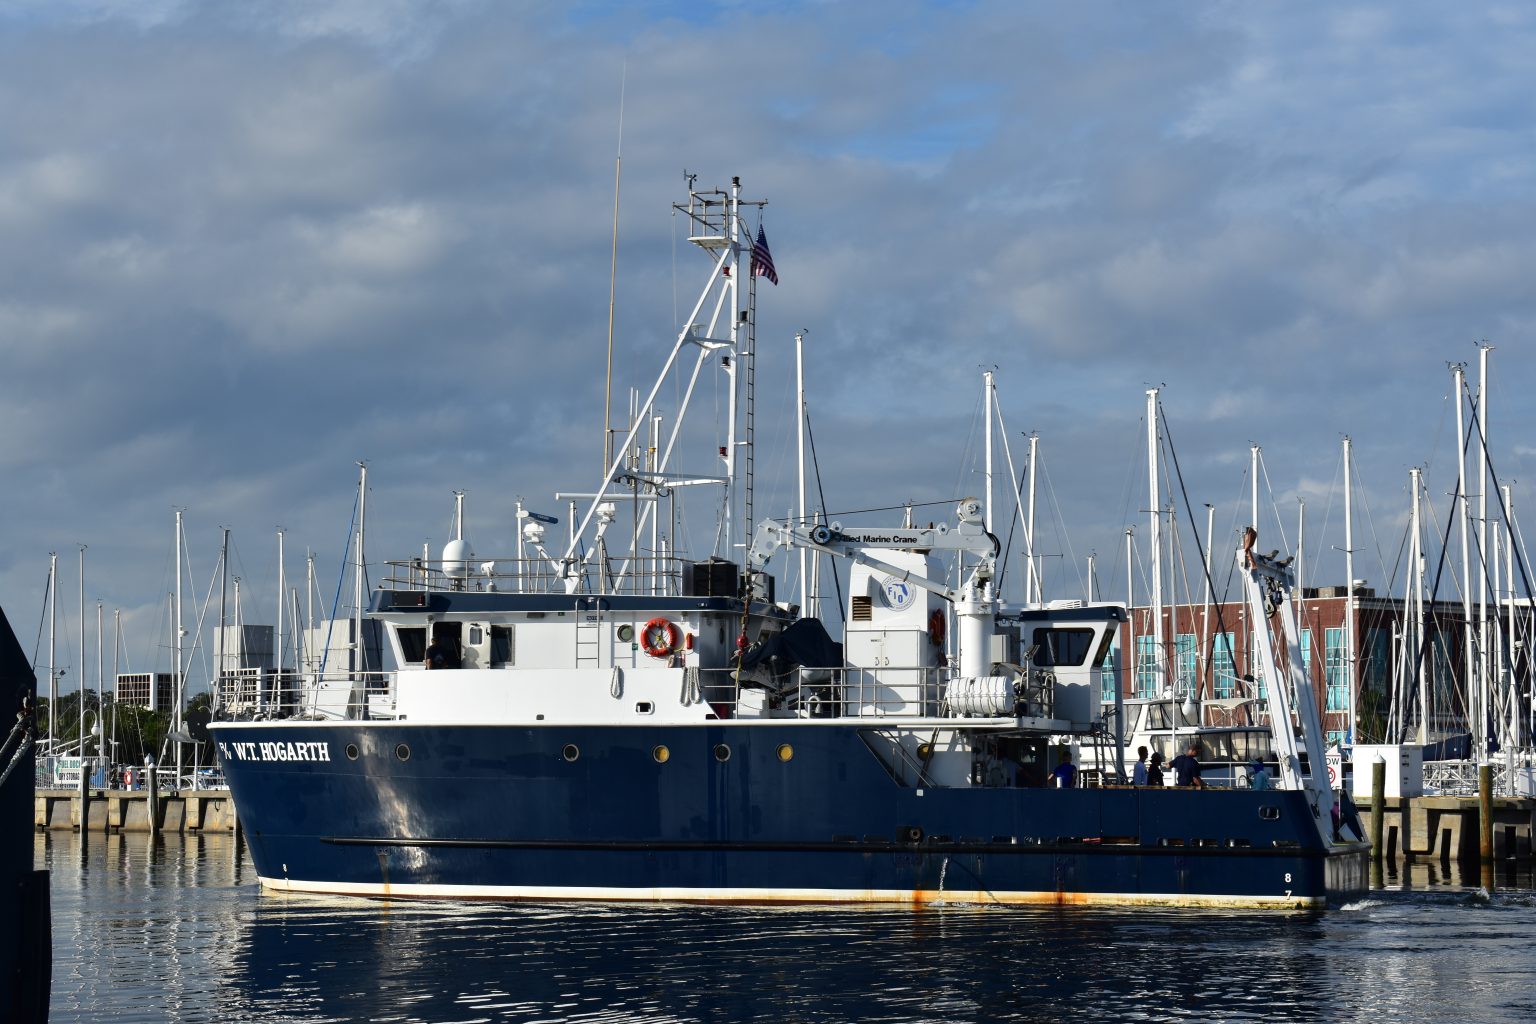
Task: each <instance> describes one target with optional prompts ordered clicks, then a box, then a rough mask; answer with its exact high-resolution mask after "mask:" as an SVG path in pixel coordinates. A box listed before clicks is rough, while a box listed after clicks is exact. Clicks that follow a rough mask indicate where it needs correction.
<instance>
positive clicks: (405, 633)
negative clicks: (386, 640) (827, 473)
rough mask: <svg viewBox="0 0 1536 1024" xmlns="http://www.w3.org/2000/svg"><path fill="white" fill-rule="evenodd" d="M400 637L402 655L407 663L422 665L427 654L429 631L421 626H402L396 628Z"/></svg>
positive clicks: (396, 632) (396, 634)
mask: <svg viewBox="0 0 1536 1024" xmlns="http://www.w3.org/2000/svg"><path fill="white" fill-rule="evenodd" d="M395 636H397V637H399V639H400V657H401V658H402V659H403V660H404V661H405V663H406V664H407V665H420V664H421V663H422V661H423V660H425V659H426V656H427V631H426V630H425V629H423V628H422V627H420V626H401V627H400V628H399V629H397V630H395Z"/></svg>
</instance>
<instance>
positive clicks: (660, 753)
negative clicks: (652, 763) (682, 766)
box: [651, 743, 672, 764]
mask: <svg viewBox="0 0 1536 1024" xmlns="http://www.w3.org/2000/svg"><path fill="white" fill-rule="evenodd" d="M651 757H653V758H655V760H656V763H657V764H666V763H667V761H668V759H669V758H671V757H672V751H670V750H668V749H667V745H666V744H665V743H658V744H657V745H656V746H654V747H652V748H651Z"/></svg>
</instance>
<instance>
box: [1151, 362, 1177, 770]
mask: <svg viewBox="0 0 1536 1024" xmlns="http://www.w3.org/2000/svg"><path fill="white" fill-rule="evenodd" d="M1157 468H1158V467H1157V388H1149V389H1148V390H1147V496H1148V497H1147V508H1148V510H1149V511H1150V514H1151V522H1150V526H1151V528H1152V534H1151V541H1150V543H1151V547H1152V680H1153V692H1154V693H1156V694H1158V695H1159V696H1161V695H1162V692H1163V657H1164V654H1165V652H1164V650H1163V539H1162V538H1163V532H1162V523H1161V521H1160V516H1159V514H1158V493H1159V490H1160V488H1159V487H1158V479H1157ZM1174 727H1175V729H1177V727H1178V713H1177V711H1175V712H1174ZM1174 745H1175V746H1177V745H1178V744H1177V743H1175V744H1174Z"/></svg>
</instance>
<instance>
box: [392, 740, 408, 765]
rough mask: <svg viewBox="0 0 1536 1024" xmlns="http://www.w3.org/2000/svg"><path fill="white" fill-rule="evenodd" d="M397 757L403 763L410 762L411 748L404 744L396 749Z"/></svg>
mask: <svg viewBox="0 0 1536 1024" xmlns="http://www.w3.org/2000/svg"><path fill="white" fill-rule="evenodd" d="M395 756H396V757H398V758H399V759H400V760H402V761H409V760H410V759H411V748H410V747H408V746H406V745H405V744H404V743H402V744H400V745H399V746H398V747H396V748H395Z"/></svg>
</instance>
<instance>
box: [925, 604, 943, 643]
mask: <svg viewBox="0 0 1536 1024" xmlns="http://www.w3.org/2000/svg"><path fill="white" fill-rule="evenodd" d="M928 639H929V640H931V641H933V646H935V647H943V646H944V612H943V610H942V609H939V608H935V609H934V610H933V612H932V614H930V615H929V616H928Z"/></svg>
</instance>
